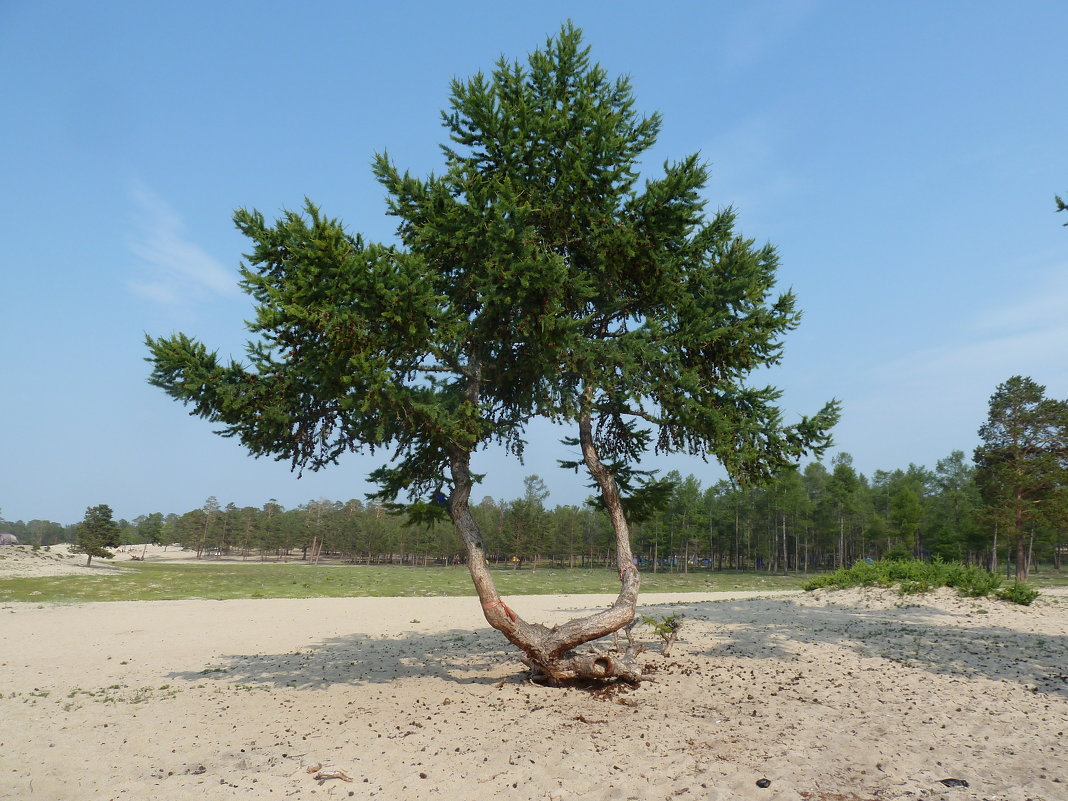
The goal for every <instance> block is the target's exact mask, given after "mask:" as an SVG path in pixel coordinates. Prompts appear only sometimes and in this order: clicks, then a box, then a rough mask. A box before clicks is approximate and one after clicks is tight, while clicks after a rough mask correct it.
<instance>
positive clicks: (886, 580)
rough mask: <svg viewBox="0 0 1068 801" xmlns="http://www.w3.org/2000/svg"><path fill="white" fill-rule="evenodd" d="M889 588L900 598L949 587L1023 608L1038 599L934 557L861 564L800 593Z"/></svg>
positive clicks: (1034, 592) (978, 570)
mask: <svg viewBox="0 0 1068 801" xmlns="http://www.w3.org/2000/svg"><path fill="white" fill-rule="evenodd" d="M893 586H897V588H898V592H900V593H901V594H902V595H915V594H918V593H924V592H930V591H931V590H933V589H937V588H938V587H952V588H953V589H955V590H956V591H957V592H958V593H960V594H961V595H963V596H965V597H968V598H987V597H989V596H991V595H994V596H995V597H997V598H1001V599H1002V600H1005V601H1012V602H1013V603H1019V604H1025V605H1027V604H1030V603H1031V601H1033V600H1034V599H1035V598H1036V597H1038V590H1036V589H1034V588H1032V587H1029V586H1028V585H1026V584H1017V585H1014V586H1013V587H1010V588H1006V589H999V588H1000V587H1001V577H1000V576H997V575H995V574H994V573H991V572H990V571H989V570H984V569H983V568H981V567H975V566H971V565H964V564H961V563H960V562H945V561H942V560H941V559H939V558H937V557H936V558H934V559H932V560H931V561H930V562H924V561H921V560H919V559H881V560H879V561H878V562H874V561H867V560H864V561H860V562H857V563H856V564H855V565H853V567H848V568H840V569H838V570H836V571H834V572H833V573H829V574H826V575H823V576H818V577H816V578H814V579H812V580H811V581H807V582H805V584H804V585H803V586H802V589H805V590H817V589H820V588H823V587H828V588H833V589H845V588H847V587H887V588H889V587H893ZM1017 588H1018V589H1017Z"/></svg>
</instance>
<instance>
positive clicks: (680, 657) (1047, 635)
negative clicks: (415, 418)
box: [0, 560, 1068, 801]
mask: <svg viewBox="0 0 1068 801" xmlns="http://www.w3.org/2000/svg"><path fill="white" fill-rule="evenodd" d="M95 562H96V560H94V564H95ZM354 569H359V568H354ZM508 601H509V605H510V606H511V607H512V608H513V609H514V610H516V611H517V612H518V613H519V614H521V615H522V616H524V617H525V618H527V619H531V620H541V621H544V622H550V623H551V622H558V621H563V620H566V619H568V618H570V617H573V616H575V615H577V614H582V613H584V612H586V611H588V610H591V609H595V608H598V607H600V606H603V605H605V604H607V603H609V602H610V601H611V598H609V597H608V596H589V595H586V596H536V597H516V598H509V599H508ZM642 612H643V613H645V614H653V615H664V614H673V613H682V614H685V616H686V618H685V623H684V626H683V628H682V631H681V637H680V640H679V642H678V643H676V645H675V648H674V651H673V652H672V654H671V656H670V657H669V658H665V657H663V656H661V655H660V654H659V649H658V648H657V647H656V643H655V642H654V637H653V636H652V635H651V632H649V630H648V629H639V630H638V633H639V635H640V636H641V639H642V640H643V641H645V642H647V643H648V645H649V646H650V651H649V652H648V653H646V654H643V655H642V657H641V659H643V660H644V661H645V662H646V663H647V665H648V670H649V671H651V672H650V678H651V679H652V681H648V682H645V683H643V684H642V685H641V686H640V687H639V688H637V689H633V690H626V688H623V689H624V691H620V692H616V693H602V694H594V693H591V692H588V691H585V690H579V689H552V688H546V687H540V686H534V685H531V684H530V683H529V682H527V681H526V678H525V674H524V673H523V671H522V670H521V665H520V663H519V661H518V659H517V658H516V655H517V653H518V652H517V651H515V650H514V649H513V648H512V647H511V646H510V645H508V643H506V642H505V641H504V639H503V638H502V637H501V636H500V635H499V634H498V633H497V632H495V631H493V630H492V629H490V628H488V626H487V625H486V623H485V621H484V620H483V619H482V615H481V610H480V608H479V606H478V603H477V601H476V600H475V599H473V598H434V599H427V598H401V599H388V598H387V599H383V598H351V599H310V600H239V601H160V602H130V603H126V602H123V603H97V604H71V605H62V604H45V605H37V604H21V603H7V604H3V605H0V670H2V674H0V675H2V678H0V692H2V697H0V749H2V751H3V754H4V760H3V762H2V763H0V798H3V799H20V800H26V799H29V800H33V799H56V801H59V800H60V799H63V800H64V801H80V800H81V799H87V800H88V799H93V801H104V800H105V799H138V801H140V799H144V798H153V799H163V800H164V801H172V800H173V801H186V800H187V799H188V800H189V801H192V799H198V801H200V800H203V799H208V800H209V801H211V800H213V799H270V798H279V799H282V798H296V799H316V798H323V799H329V798H337V799H343V798H359V799H365V798H378V799H390V800H391V801H392V800H398V801H399V800H403V799H425V798H442V799H597V800H600V799H713V800H715V799H723V800H724V801H726V800H728V799H729V800H731V801H734V800H735V799H756V800H757V801H762V800H763V799H767V800H768V801H798V800H799V799H803V801H815V800H817V799H818V800H819V801H868V800H869V799H878V800H879V801H900V800H901V799H948V800H950V801H972V800H974V801H978V800H979V799H988V800H989V801H994V799H998V801H1025V799H1032V801H1065V799H1068V748H1066V746H1068V740H1066V737H1065V733H1066V732H1068V596H1066V595H1053V594H1047V595H1044V596H1042V597H1041V598H1039V599H1038V601H1036V603H1035V605H1034V606H1032V607H1029V608H1025V607H1018V606H1014V605H1010V604H1006V603H1003V602H1000V601H994V600H981V601H973V600H965V599H961V598H958V597H956V596H955V595H954V594H952V593H950V592H946V591H940V592H937V593H933V594H929V595H926V596H922V597H910V598H906V599H902V598H901V597H899V596H897V595H896V594H894V593H892V592H887V591H881V590H866V591H859V590H850V591H846V592H837V593H835V592H828V591H818V592H816V593H779V594H774V595H768V594H764V595H762V596H757V595H756V594H753V593H732V594H715V595H708V594H702V595H695V594H687V595H668V596H665V595H656V596H652V595H646V596H643V597H642ZM609 645H610V643H609ZM316 766H319V767H318V768H316ZM337 772H340V773H342V774H344V775H345V776H347V777H348V778H351V779H352V781H351V782H349V781H345V780H344V779H342V778H324V777H325V776H327V775H331V774H335V773H337ZM317 777H318V778H317ZM762 779H766V780H768V781H770V785H769V786H767V787H763V788H762V787H758V785H757V782H758V780H762ZM943 779H961V780H964V781H967V782H968V787H961V786H958V787H946V786H945V785H943V784H942V783H941V780H943Z"/></svg>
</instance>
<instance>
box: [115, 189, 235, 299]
mask: <svg viewBox="0 0 1068 801" xmlns="http://www.w3.org/2000/svg"><path fill="white" fill-rule="evenodd" d="M130 197H131V199H132V201H133V203H134V206H135V210H136V218H137V221H138V225H137V234H136V236H135V238H134V239H133V241H132V242H131V243H130V251H131V252H132V253H133V255H134V256H135V257H136V258H137V261H138V264H139V268H140V272H141V275H140V276H139V277H138V278H136V279H134V280H131V281H130V282H129V288H130V290H131V291H132V292H134V293H135V294H137V295H139V296H141V297H143V298H146V299H148V300H151V301H153V302H156V303H162V304H177V303H181V302H184V301H187V300H190V299H191V298H194V297H202V296H204V295H221V296H227V295H234V294H236V293H237V288H236V285H235V279H234V274H233V271H232V270H230V269H229V268H227V267H225V266H224V265H223V264H222V262H220V261H219V260H218V259H216V258H215V257H213V256H212V255H211V254H209V253H208V252H207V251H205V250H204V249H203V248H201V247H200V246H199V245H197V244H196V243H194V242H192V241H190V240H189V238H188V237H187V234H186V230H185V223H184V222H183V221H182V218H181V217H180V216H179V215H178V213H177V212H176V211H175V210H174V209H173V208H172V207H171V206H170V205H169V204H168V203H167V202H166V201H165V200H163V198H161V197H160V196H159V195H157V194H156V193H155V192H153V191H152V190H150V189H148V188H147V187H145V186H143V185H140V184H139V185H136V186H134V188H133V189H132V190H131V191H130Z"/></svg>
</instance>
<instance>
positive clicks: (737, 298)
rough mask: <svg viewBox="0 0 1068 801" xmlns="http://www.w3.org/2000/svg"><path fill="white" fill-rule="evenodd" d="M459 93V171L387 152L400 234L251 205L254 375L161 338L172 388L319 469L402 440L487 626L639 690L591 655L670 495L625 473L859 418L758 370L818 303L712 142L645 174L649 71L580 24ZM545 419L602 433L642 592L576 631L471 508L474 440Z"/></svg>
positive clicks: (402, 456) (771, 460)
mask: <svg viewBox="0 0 1068 801" xmlns="http://www.w3.org/2000/svg"><path fill="white" fill-rule="evenodd" d="M451 90H452V91H451V98H450V106H449V109H448V110H447V111H446V112H444V113H443V115H442V118H443V124H444V127H445V129H446V132H447V134H448V139H449V141H448V144H446V145H445V146H443V148H442V150H443V153H444V157H445V165H444V169H443V171H442V172H441V173H440V174H438V175H431V176H430V177H428V178H426V179H418V178H415V177H412V176H411V175H409V174H408V173H406V172H401V171H399V170H398V169H397V168H396V167H395V166H394V164H393V163H392V162H391V160H390V159H389V157H388V156H387V155H385V154H379V155H377V156H376V157H375V160H374V171H375V174H376V176H377V177H378V179H379V181H380V182H381V183H382V184H383V186H384V187H385V188H386V190H387V192H388V196H389V199H388V211H389V213H390V214H392V215H394V216H396V217H397V218H398V221H399V223H398V229H397V233H398V237H399V239H400V242H401V246H400V247H391V246H385V245H380V244H373V243H366V242H364V240H363V238H362V237H360V236H359V235H352V234H350V233H348V232H347V231H346V230H345V229H344V228H343V226H342V225H341V223H339V222H338V221H336V220H333V219H330V218H328V217H325V216H323V215H322V214H321V213H320V210H319V209H318V208H317V207H316V206H315V205H313V204H312V203H310V202H307V203H306V205H305V208H304V213H303V214H298V213H295V212H290V213H286V214H284V215H283V217H282V218H281V219H280V220H278V221H277V222H276V223H275V224H274V225H268V224H267V223H266V221H265V220H264V217H263V216H262V215H261V214H260V213H259V212H255V211H239V212H237V214H236V215H235V221H236V223H237V225H238V227H239V229H240V230H241V231H242V232H243V233H244V234H245V235H247V236H248V237H249V238H250V239H251V240H252V242H253V249H252V252H251V254H250V256H249V258H250V266H246V267H244V268H243V269H242V271H241V274H242V277H243V281H242V286H243V287H244V289H245V290H246V291H247V292H249V293H250V294H251V295H252V296H253V298H254V299H255V300H256V301H257V303H258V304H259V305H258V309H257V314H256V319H255V320H254V321H253V322H252V323H251V324H250V330H251V331H252V333H253V334H254V335H258V336H259V337H260V339H259V341H255V342H253V343H251V344H250V346H249V350H248V358H249V362H250V364H249V365H248V366H243V365H240V364H238V363H236V362H232V361H231V362H229V363H223V362H221V361H220V360H219V359H218V357H217V355H216V354H214V353H211V352H209V351H208V350H207V348H205V347H204V345H202V344H200V343H199V342H197V341H195V340H193V339H190V338H188V337H186V336H184V335H182V334H179V335H177V336H174V337H170V338H161V339H152V338H149V340H148V345H149V347H150V349H151V359H150V360H151V361H152V362H153V365H154V369H153V373H152V377H151V379H150V380H151V382H152V383H153V384H155V385H157V386H159V387H161V388H163V389H164V390H165V391H167V392H168V393H170V394H171V395H172V396H174V397H175V398H177V399H179V400H181V401H183V402H185V403H189V404H192V407H193V413H194V414H198V415H201V416H203V417H206V418H208V419H210V420H212V421H213V422H216V423H221V424H222V425H223V433H224V435H226V436H233V437H237V438H239V439H240V441H241V442H242V443H243V444H244V445H245V446H246V447H247V448H248V449H249V450H250V451H251V452H252V453H254V454H257V455H260V454H270V455H273V456H275V457H276V458H282V459H289V460H290V461H291V463H292V464H293V466H294V467H295V468H298V469H303V468H310V469H319V468H322V467H324V466H326V465H330V464H334V463H336V462H337V460H338V459H339V458H340V457H341V456H342V455H343V454H344V453H346V452H347V451H352V450H361V449H368V450H370V451H371V452H377V451H379V450H380V449H392V450H393V456H394V459H393V462H392V464H391V466H390V467H388V468H387V467H383V468H381V469H379V470H377V471H376V472H375V473H373V474H372V477H373V479H374V480H375V481H376V482H377V483H378V486H379V488H380V493H381V496H382V497H383V498H385V499H387V500H390V501H392V500H393V499H394V498H396V497H397V496H398V495H400V494H402V493H407V495H408V498H409V500H411V501H413V502H412V503H410V504H409V506H408V507H407V511H408V512H409V514H410V515H412V516H413V517H416V518H420V519H424V520H431V519H433V518H434V517H435V516H437V515H440V514H446V513H447V514H448V516H449V517H451V519H452V521H453V523H454V525H455V527H456V530H457V531H458V533H459V534H460V536H461V538H462V540H463V542H464V545H465V549H466V551H467V563H468V567H469V569H470V572H471V576H472V579H473V581H474V584H475V587H476V589H477V591H478V594H479V597H480V599H481V601H482V605H483V608H484V609H485V611H486V619H487V620H488V621H489V623H490V624H491V625H493V626H494V627H495V628H497V629H499V630H500V631H501V632H502V633H503V634H504V635H505V636H506V637H507V638H508V639H509V640H510V641H511V642H513V643H514V644H516V645H517V646H519V647H520V648H521V649H522V650H523V651H524V652H525V653H526V657H527V660H528V663H529V664H530V665H531V666H532V669H533V670H534V671H535V672H537V673H540V674H543V675H546V676H548V677H549V678H550V679H552V680H559V679H563V678H568V677H571V676H575V675H594V676H609V675H617V676H625V677H627V678H638V674H637V673H636V672H635V670H634V669H633V666H630V667H628V666H626V665H624V664H622V663H621V662H620V663H617V662H613V661H612V660H611V659H602V658H588V657H577V656H574V657H573V656H572V655H571V652H572V649H574V648H575V647H576V646H578V645H581V644H582V643H584V642H589V641H591V640H594V639H597V638H599V637H602V636H604V635H606V634H608V633H611V632H612V631H615V630H617V629H619V628H621V627H622V626H625V625H627V624H628V623H629V622H630V621H631V620H632V619H633V617H634V609H635V604H636V601H637V593H638V587H639V584H640V579H639V576H638V573H637V571H635V570H630V569H628V568H629V567H631V566H632V558H631V547H630V532H629V527H628V521H627V519H626V516H625V514H624V506H623V502H624V497H623V496H624V494H625V493H626V492H627V491H628V490H629V491H630V494H631V498H630V500H631V501H632V502H635V501H636V500H640V496H641V495H642V493H643V491H645V489H646V488H645V487H644V486H643V485H642V482H641V480H636V481H634V482H633V483H629V482H627V481H626V480H620V479H626V478H628V477H635V476H640V474H639V473H635V472H634V465H635V464H636V463H637V462H638V461H639V460H640V459H641V457H642V455H643V454H645V453H646V451H647V450H649V449H650V448H653V447H655V448H656V449H657V450H659V451H661V452H667V453H671V452H686V453H690V454H695V455H699V456H712V457H715V458H718V459H720V460H721V461H723V463H724V464H725V465H726V466H727V468H728V469H729V470H730V471H731V472H732V474H733V475H734V476H735V477H736V478H738V479H739V480H744V481H750V482H757V481H761V480H765V479H767V478H768V477H770V476H771V475H774V473H775V472H776V470H778V469H779V468H780V467H782V466H783V465H785V464H789V463H793V462H794V461H796V460H797V459H798V458H800V456H801V455H803V454H804V453H807V452H819V451H820V450H821V449H822V448H823V447H825V446H826V445H827V444H828V442H829V435H828V432H829V429H830V427H831V426H832V425H833V423H834V422H835V420H836V419H837V406H836V405H835V404H829V405H828V406H827V407H825V408H824V409H823V410H822V411H820V412H819V413H818V414H817V415H815V416H813V417H811V418H804V419H802V420H801V422H799V423H797V424H795V425H791V426H788V425H784V424H783V422H782V418H781V413H780V411H779V409H778V407H777V406H776V402H777V400H778V398H779V396H780V393H779V391H778V390H776V389H774V388H772V387H759V386H757V387H754V386H750V385H749V384H747V383H746V381H745V379H746V377H747V376H748V375H749V374H750V373H751V372H752V371H753V370H756V369H758V368H760V367H763V366H765V365H768V364H774V363H776V362H778V360H779V358H780V356H781V347H782V346H781V337H782V335H783V334H785V333H786V332H787V331H789V330H790V329H792V328H793V327H794V326H795V325H796V324H797V323H798V320H799V313H798V311H797V309H796V307H795V300H794V297H793V296H792V295H791V294H790V293H784V294H782V295H779V296H777V297H776V296H774V295H773V293H772V290H773V285H774V275H775V269H776V266H777V256H776V254H775V251H774V249H773V248H772V247H770V246H767V245H765V246H759V247H758V246H756V245H755V244H754V243H753V241H752V240H748V239H745V238H744V237H742V236H740V235H739V234H738V233H736V232H735V230H734V214H733V213H732V212H731V211H730V210H729V209H728V210H724V211H721V212H718V213H717V214H715V215H713V216H712V217H711V219H709V220H706V219H705V216H704V205H705V202H704V200H703V199H702V197H701V192H702V191H703V189H704V186H705V183H706V180H707V177H708V174H707V169H706V167H705V166H704V165H703V164H702V163H701V162H700V160H699V159H698V157H697V156H688V157H686V158H684V159H682V160H681V161H679V162H676V163H669V164H666V165H665V167H664V174H663V175H662V176H660V177H658V178H655V179H652V180H649V181H647V182H646V184H645V185H644V187H642V188H640V189H639V188H638V187H637V180H638V172H637V166H638V160H639V158H640V156H641V155H642V154H643V153H644V152H646V151H647V150H648V149H649V148H650V147H651V146H652V145H653V144H654V142H655V140H656V136H657V133H658V132H659V129H660V124H661V122H660V117H659V116H658V115H656V114H654V115H651V116H648V117H643V116H640V115H639V114H638V113H637V112H636V111H635V109H634V99H633V96H632V92H631V87H630V84H629V82H628V81H627V80H626V79H625V78H619V79H616V80H614V81H613V80H610V79H609V78H608V77H607V75H606V73H605V71H604V70H603V69H602V68H601V67H600V66H598V65H596V64H593V63H591V61H590V58H589V51H588V49H587V48H585V47H583V46H582V42H581V35H580V33H579V31H577V30H576V29H574V28H572V27H571V26H570V25H568V26H565V27H564V28H563V30H562V31H561V32H560V34H559V35H558V36H556V37H555V38H552V39H550V40H549V41H548V42H547V43H546V46H545V48H544V49H542V50H538V51H535V52H534V53H532V54H531V55H530V56H529V58H528V60H527V63H526V64H525V65H522V64H520V63H518V62H509V61H507V60H505V59H504V58H502V59H501V60H500V61H498V62H497V65H496V67H495V69H494V70H493V72H492V74H491V75H490V76H488V77H487V76H485V75H483V74H481V73H480V74H477V75H475V76H474V77H472V78H471V79H469V80H467V81H461V80H454V81H453V82H452V85H451ZM539 416H540V417H545V418H549V419H551V420H554V421H556V422H561V423H566V424H570V425H572V426H574V428H575V429H577V434H578V437H577V440H576V441H577V443H578V444H579V446H580V449H581V454H582V464H583V466H584V467H585V469H586V470H588V472H589V473H590V475H591V476H592V478H593V479H594V481H595V482H596V485H597V486H598V488H599V490H600V494H601V497H602V503H603V506H604V508H605V510H606V511H607V513H608V515H609V518H610V520H611V522H612V526H613V531H614V535H615V555H616V563H617V565H618V566H620V567H621V573H620V575H621V582H622V585H621V591H620V595H619V598H618V599H617V602H616V603H615V604H614V605H613V606H612V607H611V608H610V609H608V610H605V611H603V612H600V613H598V614H596V615H594V616H592V617H591V618H587V619H582V620H577V621H572V622H570V623H568V624H565V625H563V626H558V627H555V628H553V629H549V628H547V627H544V626H541V625H539V624H536V623H528V622H527V621H525V620H523V619H522V618H520V617H519V616H518V615H516V614H515V613H514V612H513V611H512V610H511V609H509V608H508V607H507V605H505V604H504V602H503V601H502V600H501V598H500V595H499V594H498V592H497V590H496V588H495V586H494V583H493V580H492V577H491V576H490V574H489V571H488V570H487V569H486V560H485V552H484V548H483V541H482V533H481V532H480V530H479V528H478V524H477V522H476V520H475V517H474V515H473V514H472V511H471V508H470V495H471V489H472V485H473V482H474V480H475V478H476V476H474V475H473V474H472V470H471V456H472V453H473V452H475V450H477V449H478V448H481V447H483V446H485V445H486V444H488V443H491V442H496V443H500V444H502V445H504V446H505V447H506V448H507V449H509V450H510V451H511V452H513V453H514V454H516V455H520V454H522V452H523V449H524V447H525V446H526V441H525V439H524V436H525V427H526V424H527V422H528V421H529V420H530V419H532V418H534V417H539ZM621 485H622V486H623V492H621ZM657 490H658V488H656V487H655V486H654V487H652V491H654V492H655V491H657ZM438 493H442V494H443V495H445V496H447V497H446V503H444V504H440V505H439V504H437V503H435V502H433V501H432V500H431V499H433V498H435V497H436V496H437V494H438ZM635 496H638V498H637V499H636V498H635Z"/></svg>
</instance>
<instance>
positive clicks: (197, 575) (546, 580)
mask: <svg viewBox="0 0 1068 801" xmlns="http://www.w3.org/2000/svg"><path fill="white" fill-rule="evenodd" d="M493 576H494V580H495V582H496V584H497V589H498V590H500V592H501V594H502V595H505V596H508V595H554V594H564V593H580V594H582V593H615V592H618V590H619V578H618V575H617V574H616V572H615V571H614V570H579V569H576V570H567V569H562V568H561V569H548V568H544V567H542V568H539V569H538V570H536V571H533V570H511V569H495V570H493ZM804 579H805V577H804V576H800V575H797V576H786V577H784V576H781V575H775V576H772V575H767V574H761V573H741V572H733V571H730V572H720V573H715V572H709V571H699V572H693V573H689V574H683V573H656V574H654V573H642V592H724V591H731V590H769V591H770V590H796V589H800V588H801V585H802V583H803V581H804ZM474 594H475V591H474V587H473V586H472V585H471V579H470V577H469V575H468V572H467V568H465V567H426V568H423V567H401V566H392V567H391V566H387V565H374V566H370V567H368V566H366V565H309V564H301V563H289V564H256V563H242V564H232V565H227V564H218V563H215V564H212V563H194V564H168V563H152V562H148V563H142V564H133V565H122V566H121V568H120V569H119V571H117V572H110V571H109V573H108V574H106V575H98V576H52V577H46V578H45V577H42V578H10V579H0V601H32V602H38V603H55V602H87V601H162V600H184V599H191V598H209V599H219V600H225V599H231V598H343V597H360V596H378V597H413V596H414V597H432V596H462V595H474Z"/></svg>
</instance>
